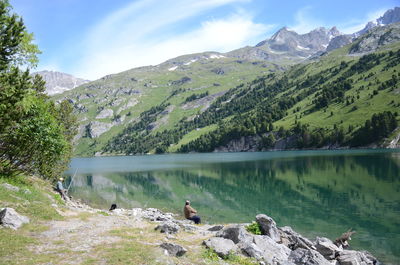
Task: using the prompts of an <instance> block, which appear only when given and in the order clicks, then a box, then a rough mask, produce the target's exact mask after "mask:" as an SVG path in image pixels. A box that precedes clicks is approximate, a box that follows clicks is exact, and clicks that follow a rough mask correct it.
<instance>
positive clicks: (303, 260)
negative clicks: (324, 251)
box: [288, 248, 332, 265]
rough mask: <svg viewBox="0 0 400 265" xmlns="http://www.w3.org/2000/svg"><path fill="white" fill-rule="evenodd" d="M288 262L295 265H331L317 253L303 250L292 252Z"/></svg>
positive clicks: (298, 249)
mask: <svg viewBox="0 0 400 265" xmlns="http://www.w3.org/2000/svg"><path fill="white" fill-rule="evenodd" d="M288 261H289V263H293V264H296V265H332V264H331V263H330V262H329V261H328V260H326V259H325V258H324V257H323V256H322V255H321V254H320V253H319V252H317V251H315V250H312V249H304V248H297V249H295V250H293V251H292V252H291V253H290V255H289V258H288Z"/></svg>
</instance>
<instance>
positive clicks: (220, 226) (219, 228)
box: [207, 225, 224, 231]
mask: <svg viewBox="0 0 400 265" xmlns="http://www.w3.org/2000/svg"><path fill="white" fill-rule="evenodd" d="M222 228H224V226H223V225H214V226H213V227H210V228H208V229H207V230H208V231H220V230H221V229H222Z"/></svg>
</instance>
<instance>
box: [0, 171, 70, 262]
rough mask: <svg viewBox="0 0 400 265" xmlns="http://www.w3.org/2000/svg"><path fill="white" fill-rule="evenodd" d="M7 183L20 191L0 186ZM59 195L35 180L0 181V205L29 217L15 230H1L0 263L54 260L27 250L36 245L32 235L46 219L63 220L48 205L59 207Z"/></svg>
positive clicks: (53, 256)
mask: <svg viewBox="0 0 400 265" xmlns="http://www.w3.org/2000/svg"><path fill="white" fill-rule="evenodd" d="M4 183H8V184H11V185H13V186H16V187H18V188H19V191H10V190H8V189H6V188H5V187H4V186H2V185H1V184H4ZM59 197H60V196H58V194H54V193H52V192H51V187H50V185H49V184H48V183H47V182H46V181H44V180H41V179H38V178H35V177H25V176H17V177H15V178H6V177H1V178H0V205H1V206H2V207H11V208H14V209H15V210H16V211H17V212H18V213H19V214H22V215H25V216H27V217H29V219H30V223H29V224H25V225H23V226H22V227H21V228H19V229H18V230H16V231H14V230H12V229H9V228H2V229H0V257H1V259H0V264H42V263H47V262H50V261H52V260H55V258H56V256H55V255H53V254H43V253H42V254H37V253H35V252H34V251H32V250H31V249H30V248H31V247H32V246H34V245H36V244H38V240H37V239H35V238H33V237H32V234H33V233H39V232H44V231H46V230H48V227H47V226H46V225H44V224H43V223H44V222H46V221H49V220H62V219H63V217H62V216H60V215H59V214H58V213H57V211H56V210H55V209H54V208H53V207H51V206H50V205H51V204H54V203H55V204H58V205H62V204H63V202H61V201H60V199H59Z"/></svg>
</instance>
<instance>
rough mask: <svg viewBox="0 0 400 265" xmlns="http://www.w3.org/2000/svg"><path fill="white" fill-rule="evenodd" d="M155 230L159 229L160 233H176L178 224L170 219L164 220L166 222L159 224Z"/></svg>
mask: <svg viewBox="0 0 400 265" xmlns="http://www.w3.org/2000/svg"><path fill="white" fill-rule="evenodd" d="M155 230H160V232H161V233H168V234H173V233H178V231H179V225H177V224H175V223H173V222H171V221H166V222H163V223H161V224H159V225H158V226H157V227H156V228H155Z"/></svg>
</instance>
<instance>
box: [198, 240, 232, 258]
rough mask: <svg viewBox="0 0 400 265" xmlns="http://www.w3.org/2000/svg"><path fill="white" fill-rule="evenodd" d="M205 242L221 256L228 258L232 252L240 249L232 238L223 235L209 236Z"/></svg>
mask: <svg viewBox="0 0 400 265" xmlns="http://www.w3.org/2000/svg"><path fill="white" fill-rule="evenodd" d="M203 244H204V245H205V246H206V247H207V248H210V249H213V250H214V251H215V253H217V254H218V256H220V257H221V258H226V257H227V256H228V255H229V254H230V253H236V252H237V251H238V247H237V246H236V245H235V243H234V242H233V241H232V240H230V239H226V238H222V237H212V238H209V239H207V240H205V241H204V242H203Z"/></svg>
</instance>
